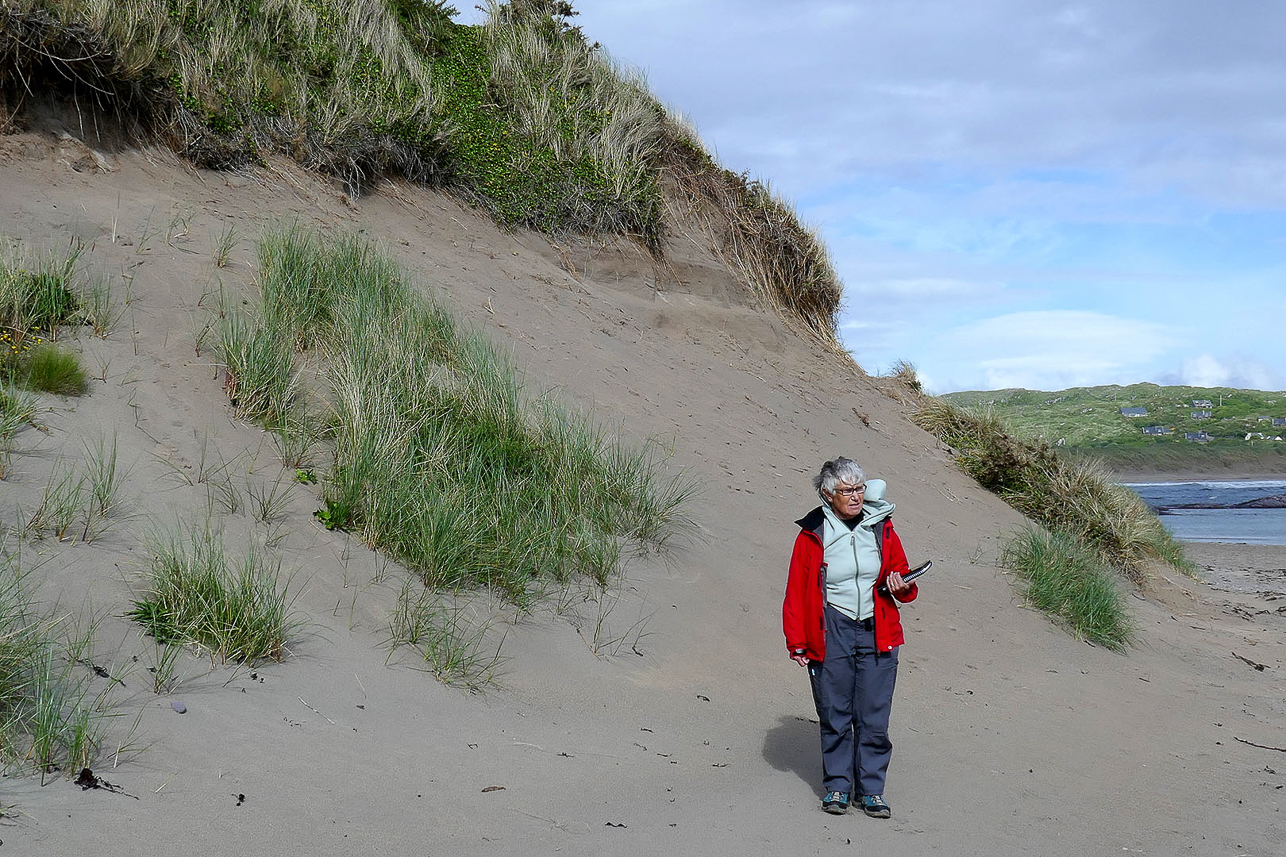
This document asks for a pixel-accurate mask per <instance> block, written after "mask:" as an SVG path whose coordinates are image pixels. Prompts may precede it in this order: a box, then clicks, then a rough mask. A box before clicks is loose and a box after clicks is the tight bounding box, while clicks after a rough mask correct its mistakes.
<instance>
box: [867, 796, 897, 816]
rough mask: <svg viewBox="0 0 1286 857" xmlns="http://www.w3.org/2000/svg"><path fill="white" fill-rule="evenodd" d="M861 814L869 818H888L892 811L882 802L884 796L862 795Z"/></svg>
mask: <svg viewBox="0 0 1286 857" xmlns="http://www.w3.org/2000/svg"><path fill="white" fill-rule="evenodd" d="M862 812H864V813H866V814H867V815H869V816H870V817H871V818H889V817H890V816H892V815H893V810H891V809H889V805H888V804H887V803H885V802H884V795H862Z"/></svg>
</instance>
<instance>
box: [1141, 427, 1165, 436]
mask: <svg viewBox="0 0 1286 857" xmlns="http://www.w3.org/2000/svg"><path fill="white" fill-rule="evenodd" d="M1143 433H1144V434H1169V433H1170V430H1169V429H1168V428H1166V427H1165V426H1144V427H1143Z"/></svg>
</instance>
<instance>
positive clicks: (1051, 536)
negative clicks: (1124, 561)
mask: <svg viewBox="0 0 1286 857" xmlns="http://www.w3.org/2000/svg"><path fill="white" fill-rule="evenodd" d="M1000 563H1001V565H1002V566H1004V567H1005V568H1008V569H1011V570H1012V571H1014V572H1015V573H1016V574H1017V575H1018V576H1019V578H1020V579H1021V581H1022V589H1023V595H1024V597H1025V598H1026V599H1027V601H1028V602H1029V603H1030V604H1031V605H1032V606H1033V607H1036V608H1037V609H1039V610H1042V611H1044V612H1045V613H1047V614H1049V615H1050V616H1052V617H1054V618H1055V619H1056V620H1057V621H1058V622H1059V623H1060V624H1062V625H1064V626H1066V627H1067V628H1068V629H1069V630H1070V631H1071V632H1072V633H1073V634H1074V635H1076V636H1077V637H1079V638H1081V639H1085V640H1089V641H1090V642H1092V643H1096V644H1098V645H1101V646H1105V647H1106V648H1109V649H1112V650H1113V651H1121V650H1122V649H1124V648H1125V646H1126V645H1127V644H1128V643H1129V642H1130V640H1131V638H1132V636H1133V632H1134V624H1133V621H1132V619H1131V618H1130V615H1129V613H1128V611H1127V610H1126V608H1125V596H1124V595H1123V594H1122V592H1121V589H1120V584H1119V583H1118V582H1117V580H1116V576H1115V575H1114V574H1112V572H1111V570H1110V569H1109V568H1107V566H1106V565H1105V563H1104V562H1103V560H1102V557H1100V556H1099V555H1098V554H1097V553H1096V552H1095V551H1093V550H1092V549H1090V548H1088V547H1087V546H1086V545H1085V544H1084V543H1083V542H1082V541H1081V540H1080V539H1077V538H1076V537H1074V536H1069V535H1067V534H1066V533H1059V532H1049V531H1047V530H1042V529H1040V528H1037V527H1027V528H1025V529H1024V530H1023V531H1022V532H1020V533H1018V534H1017V535H1015V536H1013V537H1012V538H1010V539H1009V541H1007V542H1006V543H1005V547H1004V551H1003V552H1002V554H1001V558H1000Z"/></svg>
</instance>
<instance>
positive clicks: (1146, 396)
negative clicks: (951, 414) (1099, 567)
mask: <svg viewBox="0 0 1286 857" xmlns="http://www.w3.org/2000/svg"><path fill="white" fill-rule="evenodd" d="M942 398H944V399H946V400H947V401H949V402H951V403H953V404H955V405H959V406H961V407H965V408H970V409H981V410H985V411H990V412H992V413H994V414H995V415H996V416H998V417H1000V418H1001V419H1002V420H1004V421H1005V423H1006V424H1007V425H1009V426H1010V427H1011V428H1012V430H1013V431H1015V432H1016V433H1018V434H1020V435H1022V436H1025V437H1030V438H1039V439H1042V440H1045V441H1046V442H1048V443H1050V444H1051V445H1053V446H1055V447H1056V448H1058V449H1060V450H1062V451H1064V452H1068V453H1071V454H1073V455H1077V454H1093V455H1095V456H1097V457H1100V458H1103V459H1105V460H1106V461H1107V462H1108V463H1109V464H1112V465H1114V466H1118V467H1126V468H1137V469H1157V470H1166V469H1179V468H1182V469H1192V470H1212V471H1218V470H1222V469H1227V468H1237V469H1241V470H1255V469H1263V470H1266V471H1269V472H1281V470H1283V469H1286V424H1276V425H1274V420H1283V419H1286V392H1267V391H1263V390H1239V389H1235V388H1230V387H1179V386H1173V387H1163V386H1159V385H1157V384H1131V385H1130V386H1128V387H1121V386H1117V385H1110V386H1105V387H1073V388H1071V389H1068V390H1058V391H1056V392H1045V391H1041V390H1015V389H1010V390H988V391H978V390H969V391H964V392H959V393H950V394H948V395H946V396H943V397H942ZM1207 402H1208V403H1209V405H1208V406H1207V405H1206V403H1207ZM1140 408H1141V409H1143V410H1144V411H1145V412H1146V413H1144V414H1140V415H1136V416H1129V415H1128V410H1129V409H1140ZM1123 411H1125V413H1123ZM1148 432H1156V433H1148ZM1194 436H1195V437H1194Z"/></svg>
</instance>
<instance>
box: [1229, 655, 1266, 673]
mask: <svg viewBox="0 0 1286 857" xmlns="http://www.w3.org/2000/svg"><path fill="white" fill-rule="evenodd" d="M1232 656H1233V657H1234V658H1236V659H1237V660H1239V661H1241V662H1242V663H1243V664H1246V665H1247V666H1252V667H1254V668H1255V669H1257V670H1259V671H1260V672H1263V671H1264V670H1266V669H1268V664H1260V663H1256V662H1254V661H1252V660H1251V659H1250V658H1243V657H1242V656H1241V655H1239V654H1237V653H1236V652H1233V653H1232Z"/></svg>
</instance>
